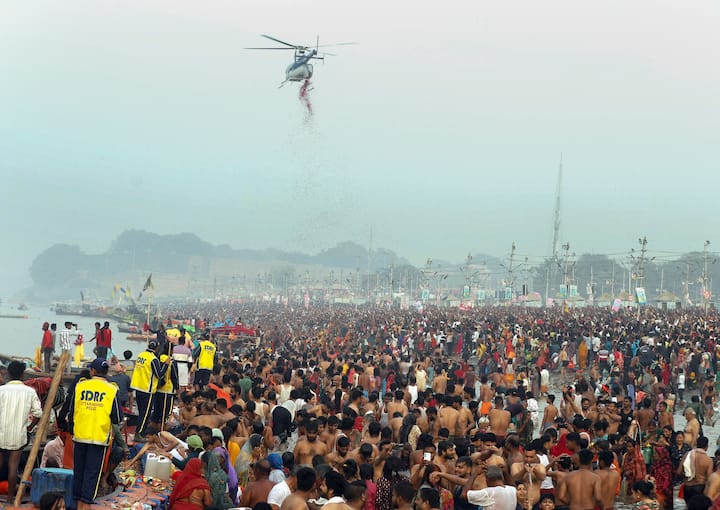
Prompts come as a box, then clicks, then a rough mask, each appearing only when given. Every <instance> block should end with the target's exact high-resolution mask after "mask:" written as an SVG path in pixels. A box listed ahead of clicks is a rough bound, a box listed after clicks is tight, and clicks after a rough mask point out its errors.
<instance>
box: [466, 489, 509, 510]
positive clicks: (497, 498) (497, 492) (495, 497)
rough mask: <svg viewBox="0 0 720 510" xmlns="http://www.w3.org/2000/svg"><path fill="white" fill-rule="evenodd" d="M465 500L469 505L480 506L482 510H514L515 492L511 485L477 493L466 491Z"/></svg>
mask: <svg viewBox="0 0 720 510" xmlns="http://www.w3.org/2000/svg"><path fill="white" fill-rule="evenodd" d="M467 500H468V503H470V504H471V505H478V506H481V507H482V508H483V510H515V508H516V507H517V490H516V489H515V487H513V486H511V485H500V486H499V487H488V488H486V489H481V490H479V491H468V492H467Z"/></svg>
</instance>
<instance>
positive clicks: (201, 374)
mask: <svg viewBox="0 0 720 510" xmlns="http://www.w3.org/2000/svg"><path fill="white" fill-rule="evenodd" d="M216 351H217V348H216V347H215V344H214V343H212V342H211V341H210V340H208V337H207V336H203V339H202V340H201V341H200V343H199V344H198V346H197V347H195V350H194V351H193V358H195V359H196V360H197V371H196V372H195V389H196V390H197V391H202V390H204V389H205V386H207V385H208V383H210V374H212V371H213V368H214V367H215V352H216Z"/></svg>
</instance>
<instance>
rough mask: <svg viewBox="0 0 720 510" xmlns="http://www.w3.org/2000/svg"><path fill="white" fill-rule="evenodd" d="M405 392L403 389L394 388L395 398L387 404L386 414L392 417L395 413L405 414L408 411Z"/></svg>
mask: <svg viewBox="0 0 720 510" xmlns="http://www.w3.org/2000/svg"><path fill="white" fill-rule="evenodd" d="M404 399H405V392H404V391H403V390H395V400H393V401H392V402H389V403H388V404H387V413H388V416H390V417H392V416H394V415H395V413H400V416H405V415H406V414H407V413H408V407H407V404H405V400H404Z"/></svg>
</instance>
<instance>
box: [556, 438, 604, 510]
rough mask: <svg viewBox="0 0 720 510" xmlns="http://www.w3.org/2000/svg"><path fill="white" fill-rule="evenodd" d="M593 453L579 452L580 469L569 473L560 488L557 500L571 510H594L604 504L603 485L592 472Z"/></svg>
mask: <svg viewBox="0 0 720 510" xmlns="http://www.w3.org/2000/svg"><path fill="white" fill-rule="evenodd" d="M592 459H593V453H592V452H591V451H590V450H588V449H582V450H580V451H579V452H578V461H579V464H580V469H578V470H577V471H573V472H572V473H568V474H567V475H566V476H565V477H564V478H563V479H562V480H561V481H560V484H559V486H558V492H557V500H558V501H559V502H560V503H562V504H566V505H568V506H569V507H570V510H593V509H594V508H595V507H596V506H597V505H599V504H601V503H602V483H601V482H600V477H599V476H598V475H596V474H595V473H593V471H592Z"/></svg>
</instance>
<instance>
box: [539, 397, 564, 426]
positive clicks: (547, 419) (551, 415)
mask: <svg viewBox="0 0 720 510" xmlns="http://www.w3.org/2000/svg"><path fill="white" fill-rule="evenodd" d="M545 402H546V405H545V410H544V411H543V418H542V423H541V424H540V433H541V434H542V433H543V432H545V430H546V429H547V428H548V427H550V426H552V424H553V423H555V418H557V417H558V415H559V414H560V411H558V408H557V407H555V395H553V394H552V393H548V396H547V400H545Z"/></svg>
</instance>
